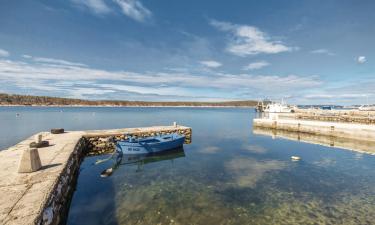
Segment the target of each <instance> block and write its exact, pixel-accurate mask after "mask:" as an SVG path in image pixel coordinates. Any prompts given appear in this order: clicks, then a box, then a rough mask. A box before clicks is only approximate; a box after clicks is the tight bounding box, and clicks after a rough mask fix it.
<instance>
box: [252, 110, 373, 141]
mask: <svg viewBox="0 0 375 225" xmlns="http://www.w3.org/2000/svg"><path fill="white" fill-rule="evenodd" d="M253 124H254V127H263V128H270V129H276V130H286V131H292V132H301V133H308V134H315V135H324V136H332V137H340V138H347V139H355V140H362V141H375V125H369V124H359V123H343V122H328V121H315V120H300V119H281V118H279V116H278V115H272V116H271V117H270V118H257V119H254V120H253Z"/></svg>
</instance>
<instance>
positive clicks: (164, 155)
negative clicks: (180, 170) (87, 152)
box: [96, 147, 185, 177]
mask: <svg viewBox="0 0 375 225" xmlns="http://www.w3.org/2000/svg"><path fill="white" fill-rule="evenodd" d="M180 157H185V152H184V148H183V147H181V148H176V149H171V150H168V151H163V152H157V153H152V154H137V155H127V154H122V152H115V153H114V154H113V155H111V156H110V157H109V158H107V159H104V160H100V161H97V163H96V164H99V163H101V162H104V161H107V160H112V161H113V164H112V166H110V167H109V168H107V169H105V170H103V171H102V172H101V173H100V176H101V177H109V176H111V175H112V174H113V172H115V171H116V170H117V169H118V168H119V167H120V166H129V165H137V172H140V171H142V170H143V168H144V165H146V164H148V163H155V162H159V161H164V160H170V161H171V162H172V163H173V159H176V158H180Z"/></svg>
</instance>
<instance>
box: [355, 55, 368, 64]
mask: <svg viewBox="0 0 375 225" xmlns="http://www.w3.org/2000/svg"><path fill="white" fill-rule="evenodd" d="M366 61H367V59H366V57H365V56H359V57H358V58H357V62H358V63H360V64H363V63H365V62H366Z"/></svg>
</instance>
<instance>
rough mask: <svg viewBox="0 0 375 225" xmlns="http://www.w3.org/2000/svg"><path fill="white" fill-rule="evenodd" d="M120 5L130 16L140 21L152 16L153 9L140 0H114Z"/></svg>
mask: <svg viewBox="0 0 375 225" xmlns="http://www.w3.org/2000/svg"><path fill="white" fill-rule="evenodd" d="M114 1H115V2H116V3H117V4H118V5H119V6H120V7H121V10H122V12H123V13H124V14H125V15H127V16H129V17H130V18H132V19H134V20H137V21H139V22H143V21H145V20H146V19H147V18H150V17H151V15H152V14H151V11H150V10H148V9H147V8H146V7H144V6H143V4H142V3H141V2H140V1H139V0H114Z"/></svg>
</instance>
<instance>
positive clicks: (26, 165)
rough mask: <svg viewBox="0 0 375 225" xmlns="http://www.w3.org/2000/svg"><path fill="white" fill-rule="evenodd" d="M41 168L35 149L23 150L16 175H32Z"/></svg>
mask: <svg viewBox="0 0 375 225" xmlns="http://www.w3.org/2000/svg"><path fill="white" fill-rule="evenodd" d="M41 167H42V163H41V162H40V158H39V152H38V149H37V148H28V149H25V150H24V151H23V153H22V157H21V160H20V164H19V166H18V173H32V172H35V171H37V170H39V169H40V168H41Z"/></svg>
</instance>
